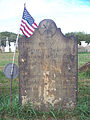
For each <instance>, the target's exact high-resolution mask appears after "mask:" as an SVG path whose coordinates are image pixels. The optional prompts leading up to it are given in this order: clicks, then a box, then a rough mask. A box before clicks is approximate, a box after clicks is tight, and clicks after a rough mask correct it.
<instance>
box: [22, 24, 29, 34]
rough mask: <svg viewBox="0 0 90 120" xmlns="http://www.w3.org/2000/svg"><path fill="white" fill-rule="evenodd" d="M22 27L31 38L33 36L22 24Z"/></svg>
mask: <svg viewBox="0 0 90 120" xmlns="http://www.w3.org/2000/svg"><path fill="white" fill-rule="evenodd" d="M21 26H22V27H23V28H24V31H25V32H26V33H27V34H28V35H29V36H31V34H30V33H29V32H28V31H27V30H26V29H25V26H23V25H22V24H21Z"/></svg>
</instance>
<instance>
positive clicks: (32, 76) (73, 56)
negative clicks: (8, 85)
mask: <svg viewBox="0 0 90 120" xmlns="http://www.w3.org/2000/svg"><path fill="white" fill-rule="evenodd" d="M77 49H78V46H77V40H75V39H74V38H73V37H71V38H66V37H65V36H64V35H63V34H62V33H61V30H60V28H57V27H56V24H55V23H54V22H53V21H52V20H48V19H45V20H43V21H41V22H40V24H39V27H38V28H37V29H36V30H35V33H34V34H33V35H32V36H31V37H30V38H26V37H23V38H21V39H19V86H20V91H19V93H20V102H21V103H22V104H25V103H27V101H30V102H31V103H32V104H34V106H35V108H37V109H41V110H48V109H49V107H50V104H51V105H52V106H53V107H57V108H59V107H60V106H62V107H63V108H74V107H75V105H76V102H77V72H78V71H77V70H78V67H77Z"/></svg>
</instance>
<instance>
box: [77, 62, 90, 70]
mask: <svg viewBox="0 0 90 120" xmlns="http://www.w3.org/2000/svg"><path fill="white" fill-rule="evenodd" d="M88 70H90V61H89V62H87V63H85V64H84V65H83V66H81V67H80V68H79V69H78V71H79V72H87V71H88Z"/></svg>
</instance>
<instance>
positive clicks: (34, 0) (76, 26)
mask: <svg viewBox="0 0 90 120" xmlns="http://www.w3.org/2000/svg"><path fill="white" fill-rule="evenodd" d="M25 2H26V8H27V10H28V11H29V13H30V14H31V15H32V17H33V18H34V19H35V21H36V23H37V24H39V22H40V21H41V20H43V19H52V20H54V21H55V23H56V25H57V27H58V28H61V31H62V32H63V33H68V32H85V33H88V34H90V0H0V32H3V31H9V32H14V33H18V31H19V28H20V23H21V18H22V14H23V9H24V3H25Z"/></svg>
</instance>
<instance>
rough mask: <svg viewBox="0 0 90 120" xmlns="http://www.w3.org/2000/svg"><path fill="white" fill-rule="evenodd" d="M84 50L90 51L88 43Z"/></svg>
mask: <svg viewBox="0 0 90 120" xmlns="http://www.w3.org/2000/svg"><path fill="white" fill-rule="evenodd" d="M85 50H86V52H90V45H89V44H88V45H87V46H85Z"/></svg>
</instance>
